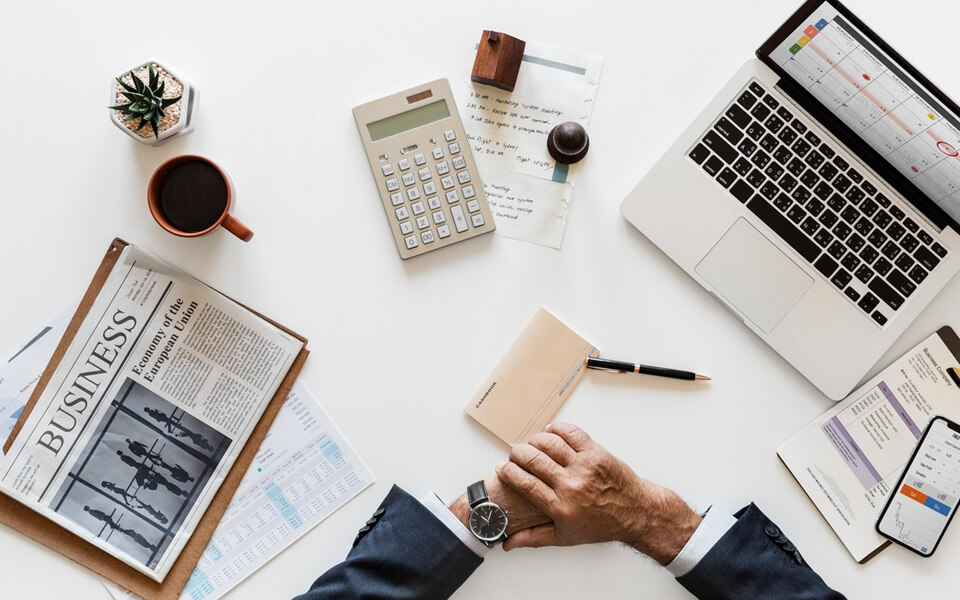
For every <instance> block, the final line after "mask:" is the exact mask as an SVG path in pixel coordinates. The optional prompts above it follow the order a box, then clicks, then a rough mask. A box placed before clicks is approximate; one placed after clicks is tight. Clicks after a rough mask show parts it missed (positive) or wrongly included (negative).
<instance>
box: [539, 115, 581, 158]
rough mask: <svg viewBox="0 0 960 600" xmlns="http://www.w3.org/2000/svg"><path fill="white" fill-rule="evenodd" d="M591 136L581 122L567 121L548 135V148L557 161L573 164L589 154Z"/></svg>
mask: <svg viewBox="0 0 960 600" xmlns="http://www.w3.org/2000/svg"><path fill="white" fill-rule="evenodd" d="M589 148H590V138H589V137H588V136H587V130H586V129H584V128H583V125H581V124H580V123H574V122H573V121H567V122H566V123H560V124H559V125H557V126H556V127H554V128H553V129H552V130H551V131H550V135H548V136H547V150H548V151H549V152H550V156H552V157H553V159H554V160H555V161H557V162H558V163H561V164H564V165H572V164H573V163H575V162H578V161H579V160H581V159H582V158H583V157H584V156H586V155H587V150H588V149H589Z"/></svg>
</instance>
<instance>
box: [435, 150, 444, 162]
mask: <svg viewBox="0 0 960 600" xmlns="http://www.w3.org/2000/svg"><path fill="white" fill-rule="evenodd" d="M441 158H443V148H434V149H433V160H440V159H441Z"/></svg>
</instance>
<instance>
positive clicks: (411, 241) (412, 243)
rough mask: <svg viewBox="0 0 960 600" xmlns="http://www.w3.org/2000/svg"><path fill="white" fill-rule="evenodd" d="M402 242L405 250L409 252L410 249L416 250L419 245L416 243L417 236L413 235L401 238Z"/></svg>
mask: <svg viewBox="0 0 960 600" xmlns="http://www.w3.org/2000/svg"><path fill="white" fill-rule="evenodd" d="M403 242H404V243H405V244H406V245H407V250H410V249H411V248H416V247H417V246H419V244H418V243H417V236H415V235H410V236H407V237H405V238H403Z"/></svg>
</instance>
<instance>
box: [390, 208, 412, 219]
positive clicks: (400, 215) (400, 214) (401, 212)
mask: <svg viewBox="0 0 960 600" xmlns="http://www.w3.org/2000/svg"><path fill="white" fill-rule="evenodd" d="M394 212H396V213H397V220H399V221H402V220H404V219H406V218H407V217H409V216H410V213H409V212H408V211H407V207H406V206H401V207H400V208H398V209H397V210H396V211H394Z"/></svg>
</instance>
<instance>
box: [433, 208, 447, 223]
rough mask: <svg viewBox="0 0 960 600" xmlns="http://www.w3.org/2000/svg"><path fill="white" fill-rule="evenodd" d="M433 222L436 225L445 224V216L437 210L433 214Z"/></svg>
mask: <svg viewBox="0 0 960 600" xmlns="http://www.w3.org/2000/svg"><path fill="white" fill-rule="evenodd" d="M433 222H434V224H436V225H439V224H441V223H446V222H447V215H445V214H444V213H443V211H442V210H438V211H437V212H435V213H433Z"/></svg>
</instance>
